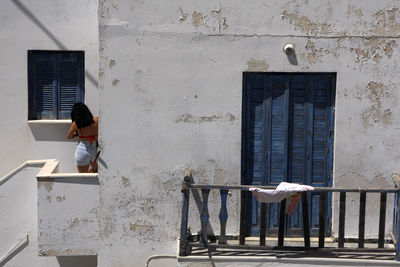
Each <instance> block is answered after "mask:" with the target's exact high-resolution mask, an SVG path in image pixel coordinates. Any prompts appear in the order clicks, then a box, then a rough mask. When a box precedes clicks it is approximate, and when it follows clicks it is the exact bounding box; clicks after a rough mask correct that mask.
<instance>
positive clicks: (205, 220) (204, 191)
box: [200, 189, 210, 247]
mask: <svg viewBox="0 0 400 267" xmlns="http://www.w3.org/2000/svg"><path fill="white" fill-rule="evenodd" d="M209 193H210V190H209V189H202V190H201V194H202V197H203V201H202V205H201V214H200V220H201V238H200V244H202V245H204V246H205V247H207V246H208V242H207V235H208V233H207V225H208V218H209V217H210V216H209V214H208V196H209Z"/></svg>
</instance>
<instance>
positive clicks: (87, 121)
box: [71, 102, 94, 128]
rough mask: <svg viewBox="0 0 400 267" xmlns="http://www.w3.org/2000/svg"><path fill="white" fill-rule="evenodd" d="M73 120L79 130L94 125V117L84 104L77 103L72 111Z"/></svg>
mask: <svg viewBox="0 0 400 267" xmlns="http://www.w3.org/2000/svg"><path fill="white" fill-rule="evenodd" d="M71 119H72V121H74V122H75V123H76V126H77V127H78V128H85V127H87V126H89V125H91V124H92V123H94V120H93V115H92V113H91V112H90V110H89V108H88V107H87V106H86V105H85V104H83V103H80V102H78V103H75V104H74V106H73V108H72V111H71Z"/></svg>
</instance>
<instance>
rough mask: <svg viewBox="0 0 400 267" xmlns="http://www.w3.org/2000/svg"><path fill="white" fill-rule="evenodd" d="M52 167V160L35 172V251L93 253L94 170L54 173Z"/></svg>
mask: <svg viewBox="0 0 400 267" xmlns="http://www.w3.org/2000/svg"><path fill="white" fill-rule="evenodd" d="M54 169H55V165H54V164H47V165H46V166H45V167H44V168H42V170H41V171H40V173H39V174H38V175H37V176H36V178H37V187H38V189H37V194H38V242H39V255H40V256H83V255H85V256H87V255H96V254H97V248H98V242H99V219H98V217H99V214H98V209H99V195H100V191H99V190H100V189H99V188H100V187H99V182H98V179H97V173H54Z"/></svg>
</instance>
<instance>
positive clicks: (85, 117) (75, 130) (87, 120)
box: [67, 103, 99, 172]
mask: <svg viewBox="0 0 400 267" xmlns="http://www.w3.org/2000/svg"><path fill="white" fill-rule="evenodd" d="M71 119H72V124H71V127H70V128H69V131H68V134H67V138H68V139H71V138H74V137H75V136H79V143H78V147H77V148H76V152H75V162H76V165H77V167H78V171H79V172H89V165H90V164H92V163H93V161H94V159H95V157H96V150H97V134H98V125H99V117H94V118H93V115H92V113H91V112H90V110H89V108H88V107H87V106H86V105H85V104H83V103H75V105H74V107H73V108H72V111H71ZM94 172H97V164H95V166H94Z"/></svg>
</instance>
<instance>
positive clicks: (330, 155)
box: [241, 72, 337, 236]
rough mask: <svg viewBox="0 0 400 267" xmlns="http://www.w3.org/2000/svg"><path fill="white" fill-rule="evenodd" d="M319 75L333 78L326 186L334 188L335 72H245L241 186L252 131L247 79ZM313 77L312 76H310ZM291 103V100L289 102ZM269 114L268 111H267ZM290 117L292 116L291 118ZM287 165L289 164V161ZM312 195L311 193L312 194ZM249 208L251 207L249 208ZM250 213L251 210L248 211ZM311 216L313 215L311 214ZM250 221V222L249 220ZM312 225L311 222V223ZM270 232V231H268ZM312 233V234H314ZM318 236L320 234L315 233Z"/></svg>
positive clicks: (248, 226)
mask: <svg viewBox="0 0 400 267" xmlns="http://www.w3.org/2000/svg"><path fill="white" fill-rule="evenodd" d="M274 74H276V75H289V76H290V75H310V74H311V75H318V74H321V75H322V74H324V75H330V76H331V84H330V88H331V90H330V92H329V93H330V95H329V100H328V101H329V103H330V105H329V106H327V112H328V116H329V117H327V119H328V120H329V125H328V127H329V130H328V131H329V132H328V136H327V137H328V138H327V147H328V149H329V150H330V151H329V152H328V155H327V163H326V171H327V181H326V186H328V187H331V186H332V182H333V153H334V129H335V127H334V126H335V104H336V103H335V101H336V77H337V73H335V72H243V79H242V127H241V130H242V133H241V134H242V144H241V184H246V170H247V166H246V157H247V154H246V151H247V141H248V130H247V129H250V124H249V121H250V120H249V118H248V108H249V106H248V99H249V97H250V94H249V92H248V89H247V77H248V76H249V75H274ZM310 77H311V76H310ZM290 101H291V99H289V102H290ZM291 109H292V107H291V106H289V114H290V110H291ZM267 112H268V111H267ZM289 117H290V116H289ZM286 134H287V135H289V134H290V127H288V128H287V129H286ZM289 139H290V138H288V145H289V142H291V140H289ZM287 164H289V161H287ZM306 179H307V180H308V179H309V177H306ZM310 195H311V193H310ZM327 197H328V199H327V208H328V209H327V210H328V212H327V220H326V222H327V225H326V227H325V229H327V233H326V234H327V235H328V236H329V235H330V234H331V230H332V227H331V226H332V225H331V223H332V211H331V209H332V199H331V194H330V193H329V194H328V196H327ZM248 200H250V201H248V205H250V207H251V205H252V203H251V198H249V199H248ZM309 204H310V205H309V208H310V206H311V203H309ZM268 206H272V205H268ZM248 208H249V206H248ZM248 211H249V210H248ZM309 214H310V215H311V213H310V212H309ZM248 215H249V213H248ZM250 215H252V216H254V215H253V214H251V209H250ZM267 219H268V218H267ZM247 221H249V220H247ZM286 223H287V225H286V226H285V228H286V231H285V232H286V233H288V232H289V231H288V230H289V229H288V227H289V220H286ZM310 223H311V221H310ZM246 229H247V232H248V234H249V233H250V224H248V225H247V226H246ZM267 231H268V229H267ZM313 232H315V231H312V232H311V234H313ZM315 234H318V233H315Z"/></svg>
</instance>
